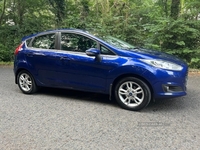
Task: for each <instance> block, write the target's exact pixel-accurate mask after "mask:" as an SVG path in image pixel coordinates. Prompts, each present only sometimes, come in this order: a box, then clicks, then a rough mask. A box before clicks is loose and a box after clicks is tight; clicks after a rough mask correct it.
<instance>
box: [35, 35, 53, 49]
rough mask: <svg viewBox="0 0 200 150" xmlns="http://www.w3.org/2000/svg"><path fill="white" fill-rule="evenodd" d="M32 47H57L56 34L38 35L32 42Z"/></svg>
mask: <svg viewBox="0 0 200 150" xmlns="http://www.w3.org/2000/svg"><path fill="white" fill-rule="evenodd" d="M32 47H34V48H42V49H55V34H54V33H53V34H46V35H41V36H37V37H35V38H34V40H33V42H32Z"/></svg>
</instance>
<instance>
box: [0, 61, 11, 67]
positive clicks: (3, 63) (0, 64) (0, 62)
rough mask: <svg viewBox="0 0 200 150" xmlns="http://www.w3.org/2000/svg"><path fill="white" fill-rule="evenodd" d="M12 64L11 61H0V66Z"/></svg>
mask: <svg viewBox="0 0 200 150" xmlns="http://www.w3.org/2000/svg"><path fill="white" fill-rule="evenodd" d="M12 65H13V62H3V61H0V66H12Z"/></svg>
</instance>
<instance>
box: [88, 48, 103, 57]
mask: <svg viewBox="0 0 200 150" xmlns="http://www.w3.org/2000/svg"><path fill="white" fill-rule="evenodd" d="M86 54H87V55H88V56H98V55H100V50H98V49H96V48H90V49H88V50H86Z"/></svg>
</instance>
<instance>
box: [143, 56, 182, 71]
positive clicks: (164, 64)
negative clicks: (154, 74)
mask: <svg viewBox="0 0 200 150" xmlns="http://www.w3.org/2000/svg"><path fill="white" fill-rule="evenodd" d="M140 60H141V61H143V62H145V63H147V64H149V65H152V66H154V67H157V68H162V69H168V70H175V71H181V70H182V69H183V67H182V66H180V65H178V64H175V63H172V62H170V61H165V60H159V59H155V60H154V59H140Z"/></svg>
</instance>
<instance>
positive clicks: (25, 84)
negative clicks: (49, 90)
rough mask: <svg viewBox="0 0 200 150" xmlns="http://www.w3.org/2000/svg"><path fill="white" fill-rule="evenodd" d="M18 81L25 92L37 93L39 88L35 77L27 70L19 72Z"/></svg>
mask: <svg viewBox="0 0 200 150" xmlns="http://www.w3.org/2000/svg"><path fill="white" fill-rule="evenodd" d="M17 83H18V86H19V88H20V90H21V91H22V92H23V93H25V94H32V93H35V92H36V91H37V89H38V87H37V85H36V84H35V81H34V79H33V77H32V76H31V74H30V73H29V72H28V71H26V70H22V71H20V72H19V74H18V75H17Z"/></svg>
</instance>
